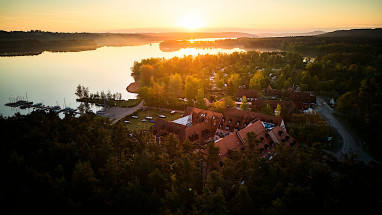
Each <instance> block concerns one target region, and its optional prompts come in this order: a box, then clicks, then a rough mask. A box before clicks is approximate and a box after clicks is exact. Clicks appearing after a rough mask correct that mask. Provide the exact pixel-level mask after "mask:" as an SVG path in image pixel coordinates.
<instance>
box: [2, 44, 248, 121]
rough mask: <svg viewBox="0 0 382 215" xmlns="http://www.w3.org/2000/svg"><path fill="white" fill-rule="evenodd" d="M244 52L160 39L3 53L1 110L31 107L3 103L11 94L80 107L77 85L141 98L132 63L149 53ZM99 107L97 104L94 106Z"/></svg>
mask: <svg viewBox="0 0 382 215" xmlns="http://www.w3.org/2000/svg"><path fill="white" fill-rule="evenodd" d="M235 51H239V52H240V51H244V50H243V49H238V48H236V49H206V50H203V49H194V48H187V49H181V50H179V51H175V52H162V51H160V49H159V44H158V43H153V44H152V45H150V44H147V45H142V46H125V47H102V48H99V49H97V50H94V51H83V52H55V53H52V52H44V53H42V54H40V55H37V56H20V57H0V77H1V78H0V114H2V115H3V116H12V115H14V114H15V113H16V112H20V113H28V112H30V111H31V109H25V110H21V109H15V108H10V107H7V106H4V104H5V103H8V102H10V99H9V98H15V97H17V96H19V97H24V98H25V97H26V95H27V96H28V100H29V101H33V102H35V103H37V102H42V103H43V104H44V105H48V106H54V105H57V104H58V105H60V106H61V107H63V106H64V105H65V104H66V106H69V107H72V108H77V107H78V106H79V104H80V103H78V102H76V96H75V95H74V92H75V89H76V87H77V85H78V84H81V85H83V86H87V87H89V90H90V92H96V91H102V90H103V91H105V92H106V91H107V90H110V91H111V92H112V93H115V92H120V93H122V98H123V99H132V98H136V94H132V93H129V92H127V91H126V87H127V86H128V85H129V84H130V83H132V82H133V81H134V79H133V78H132V77H131V75H130V73H131V71H130V67H132V66H133V64H134V61H140V60H141V59H144V58H150V57H164V58H171V57H175V56H178V57H183V56H184V55H198V54H207V53H209V54H217V53H219V52H222V53H232V52H235ZM92 110H93V111H95V110H96V108H95V107H93V108H92Z"/></svg>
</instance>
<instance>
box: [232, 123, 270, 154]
mask: <svg viewBox="0 0 382 215" xmlns="http://www.w3.org/2000/svg"><path fill="white" fill-rule="evenodd" d="M249 132H253V133H255V134H256V139H258V140H260V143H259V145H258V147H259V148H260V149H262V150H263V152H264V153H263V154H266V153H267V152H268V151H269V150H270V149H271V146H273V141H272V139H271V137H270V136H269V134H268V132H267V130H266V129H265V127H264V125H263V123H262V122H261V121H256V122H255V123H253V124H251V125H249V126H247V127H246V128H244V129H242V130H240V131H239V132H238V134H239V136H240V138H241V140H242V141H243V142H244V144H245V145H246V146H247V145H248V143H247V133H249Z"/></svg>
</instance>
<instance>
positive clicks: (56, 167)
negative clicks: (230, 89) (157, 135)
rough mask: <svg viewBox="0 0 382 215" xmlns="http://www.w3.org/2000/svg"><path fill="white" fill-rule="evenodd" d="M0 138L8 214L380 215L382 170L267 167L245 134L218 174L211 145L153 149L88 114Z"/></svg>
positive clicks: (288, 160)
mask: <svg viewBox="0 0 382 215" xmlns="http://www.w3.org/2000/svg"><path fill="white" fill-rule="evenodd" d="M305 120H306V121H304V124H306V125H311V124H313V123H315V120H314V119H305ZM0 129H1V130H2V131H3V132H4V133H3V138H4V141H3V142H2V144H1V151H0V153H1V157H0V159H1V162H0V167H1V168H0V169H1V172H2V183H1V184H0V186H1V187H0V188H1V190H2V194H3V195H5V196H7V198H4V199H3V203H4V208H3V209H4V210H5V211H10V212H11V213H30V212H31V211H33V212H38V213H44V214H47V213H56V212H57V210H58V209H59V210H60V213H65V214H69V213H70V214H71V213H81V214H87V213H94V214H96V213H100V212H103V213H125V212H126V211H128V212H129V213H133V214H153V213H155V214H166V213H167V214H175V213H176V214H177V213H184V214H254V213H255V214H269V213H282V214H300V213H306V212H307V211H310V213H313V214H327V213H331V212H336V213H342V212H344V213H354V212H355V213H368V214H376V213H378V209H379V208H380V202H379V201H380V196H381V194H382V190H381V187H382V184H381V181H382V178H381V175H380V174H379V173H380V172H381V167H380V166H377V165H365V164H363V163H360V162H359V161H358V160H357V157H356V156H352V157H347V156H345V157H344V160H343V161H337V160H335V159H333V158H332V157H331V156H330V154H327V153H326V152H325V151H324V150H323V149H322V144H321V143H314V144H308V145H307V146H305V147H300V146H296V147H294V148H290V147H286V146H284V145H282V144H280V145H278V146H276V149H275V151H272V152H271V153H272V156H273V159H272V160H271V161H268V159H263V158H259V157H258V152H257V151H256V149H257V147H255V146H256V145H257V144H258V142H257V141H256V140H257V138H256V135H255V134H254V133H248V134H247V140H248V141H247V142H248V147H247V148H246V150H245V151H244V153H242V154H240V153H235V152H234V151H233V152H232V153H231V154H230V156H229V157H227V158H226V159H224V160H223V164H224V165H223V166H221V167H220V165H219V160H220V159H219V148H217V147H216V146H215V144H213V143H209V144H208V145H207V146H201V145H200V144H198V143H194V142H191V141H189V140H186V141H185V142H183V143H181V142H179V140H178V139H177V138H176V137H175V136H173V135H168V136H167V137H165V138H162V141H161V142H160V143H158V142H154V140H153V138H152V136H151V134H147V133H141V132H139V133H138V132H131V131H129V130H127V129H126V128H125V127H124V126H122V125H121V124H120V123H117V124H116V125H114V126H110V125H109V124H108V122H107V121H106V120H105V119H103V118H99V117H97V116H96V115H94V114H86V115H83V116H81V117H80V118H75V117H73V116H70V115H67V116H65V118H64V119H60V118H59V117H58V116H57V115H56V114H55V113H45V112H33V113H32V114H29V115H25V116H21V115H16V116H14V117H10V118H7V119H4V118H2V117H0ZM130 134H131V135H130ZM201 161H203V162H201ZM312 208H314V209H315V210H312Z"/></svg>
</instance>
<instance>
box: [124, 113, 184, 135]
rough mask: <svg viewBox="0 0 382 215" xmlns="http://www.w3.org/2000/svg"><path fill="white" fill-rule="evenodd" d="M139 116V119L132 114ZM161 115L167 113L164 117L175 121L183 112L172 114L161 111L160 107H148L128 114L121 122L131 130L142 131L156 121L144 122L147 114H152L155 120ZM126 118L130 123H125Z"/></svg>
mask: <svg viewBox="0 0 382 215" xmlns="http://www.w3.org/2000/svg"><path fill="white" fill-rule="evenodd" d="M134 115H135V116H138V117H139V118H138V119H134V118H132V116H134ZM159 115H165V116H166V118H163V119H165V120H168V121H173V120H175V119H178V118H180V117H181V115H182V114H181V113H177V112H176V113H174V114H171V113H170V111H160V110H158V109H147V110H145V111H141V110H138V111H137V112H135V113H134V114H132V115H128V116H126V117H125V118H123V119H121V120H120V121H119V123H123V124H124V126H126V127H127V128H128V129H129V130H131V131H141V130H149V129H150V127H151V126H152V125H154V123H152V122H149V121H150V120H147V122H142V119H145V118H146V117H147V116H151V117H152V118H153V119H152V120H153V121H155V120H156V119H157V118H159ZM125 120H128V121H130V123H124V121H125Z"/></svg>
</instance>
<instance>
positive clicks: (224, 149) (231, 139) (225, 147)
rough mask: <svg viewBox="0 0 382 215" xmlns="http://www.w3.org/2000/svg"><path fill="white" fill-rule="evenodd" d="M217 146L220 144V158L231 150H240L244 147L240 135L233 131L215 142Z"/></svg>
mask: <svg viewBox="0 0 382 215" xmlns="http://www.w3.org/2000/svg"><path fill="white" fill-rule="evenodd" d="M215 146H218V147H219V149H220V151H219V156H220V158H225V157H227V156H228V153H229V151H233V150H237V151H240V150H241V149H242V148H244V146H243V144H242V143H241V141H240V139H239V137H238V136H237V135H236V133H231V134H230V135H228V136H226V137H224V138H223V139H222V140H219V141H217V142H216V143H215Z"/></svg>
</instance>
